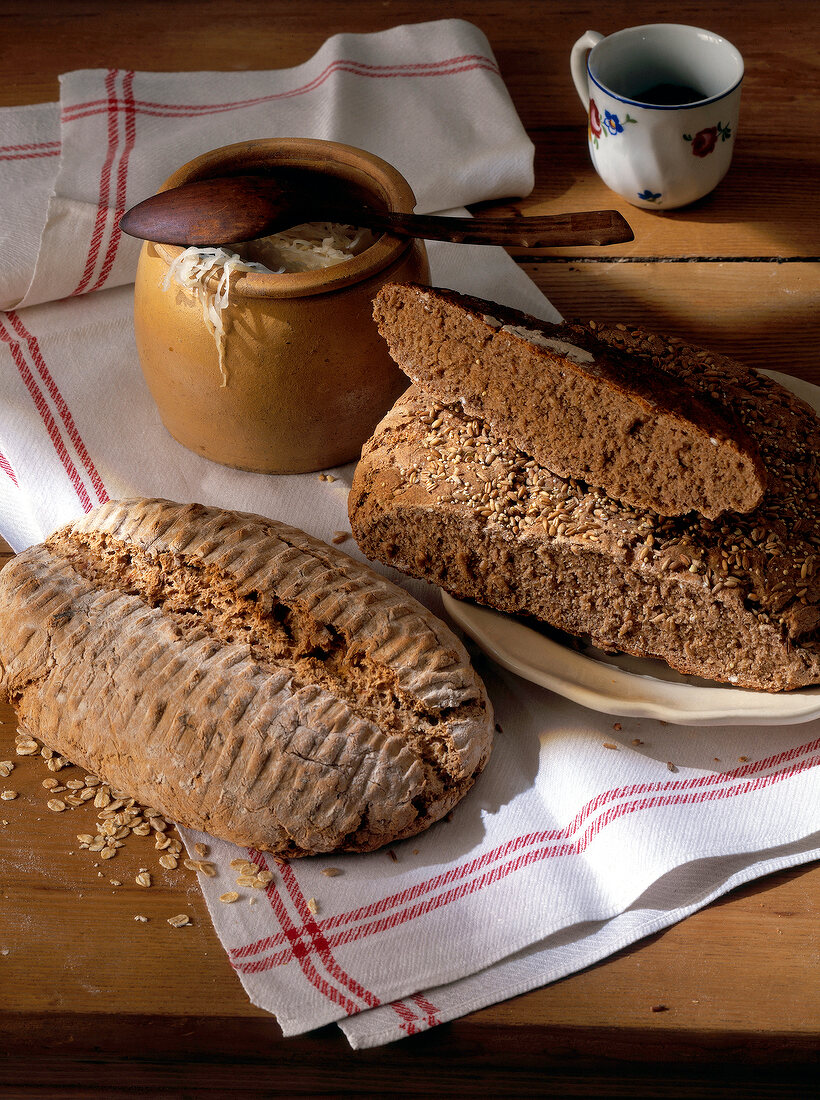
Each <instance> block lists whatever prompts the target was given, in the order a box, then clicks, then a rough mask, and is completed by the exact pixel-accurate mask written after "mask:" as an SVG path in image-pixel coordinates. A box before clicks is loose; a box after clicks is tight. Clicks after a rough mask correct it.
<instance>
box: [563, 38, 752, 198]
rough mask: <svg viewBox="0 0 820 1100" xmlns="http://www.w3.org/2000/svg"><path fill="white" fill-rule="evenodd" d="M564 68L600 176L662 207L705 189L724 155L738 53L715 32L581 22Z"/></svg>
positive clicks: (726, 159) (729, 144) (736, 98)
mask: <svg viewBox="0 0 820 1100" xmlns="http://www.w3.org/2000/svg"><path fill="white" fill-rule="evenodd" d="M570 68H571V72H572V79H573V81H574V83H575V88H576V90H577V92H578V95H579V96H580V98H581V102H582V103H583V105H584V109H585V110H586V112H587V118H588V121H589V127H588V134H589V151H590V155H591V157H592V163H593V164H594V166H595V170H596V171H597V173H598V175H599V176H600V177H601V179H602V180H603V181H604V183H605V184H606V185H607V186H608V187H611V188H612V190H613V191H616V192H617V193H618V194H619V195H622V196H623V197H624V198H625V199H627V200H628V201H629V202H631V203H632V204H633V205H634V206H642V207H645V208H646V209H654V210H660V209H665V210H669V209H672V208H674V207H678V206H685V205H686V204H687V203H690V202H694V201H695V200H696V199H699V198H702V197H703V196H704V195H708V194H709V192H710V191H712V190H713V188H715V187H716V186H717V184H718V183H719V182H720V181H721V180H722V179H723V177H724V176H725V174H726V172H727V170H728V168H729V164H730V162H731V159H732V150H733V147H734V142H735V134H736V133H737V119H738V111H739V108H740V86H741V82H742V80H743V58H742V57H741V55H740V53H739V52H738V51H737V50H736V49H735V47H734V46H733V45H732V44H731V43H730V42H727V41H726V39H725V38H721V37H720V35H717V34H713V33H712V32H711V31H706V30H701V29H700V28H698V27H687V26H684V25H683V24H681V23H649V24H646V25H644V26H641V27H628V28H627V29H626V30H622V31H616V32H615V33H614V34H610V35H608V36H607V37H604V36H603V35H602V34H598V32H597V31H587V32H586V34H584V35H583V36H582V37H581V38H579V39H578V41H577V42H576V43H575V45H574V46H573V47H572V54H571V58H570Z"/></svg>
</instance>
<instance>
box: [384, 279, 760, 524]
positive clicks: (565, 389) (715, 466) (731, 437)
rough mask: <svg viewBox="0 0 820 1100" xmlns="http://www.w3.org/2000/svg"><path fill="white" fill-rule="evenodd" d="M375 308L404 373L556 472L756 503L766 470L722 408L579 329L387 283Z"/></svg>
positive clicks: (659, 493) (707, 500)
mask: <svg viewBox="0 0 820 1100" xmlns="http://www.w3.org/2000/svg"><path fill="white" fill-rule="evenodd" d="M374 316H375V318H376V321H377V323H378V326H379V331H380V332H381V334H382V336H383V337H384V338H385V340H386V341H387V344H388V347H389V349H390V354H391V355H392V357H393V358H394V359H395V360H396V362H397V363H398V365H399V366H400V367H401V369H402V370H403V371H404V373H405V374H407V375H408V377H410V378H411V379H412V380H413V381H414V382H417V383H419V385H421V386H422V388H423V389H425V390H427V391H428V392H429V393H432V394H434V395H435V396H436V397H438V398H440V399H441V400H443V401H445V402H453V401H461V403H462V405H463V408H464V411H465V413H466V414H467V415H468V416H475V417H478V418H480V419H481V420H484V421H486V423H487V424H488V425H489V426H490V428H491V429H492V431H493V432H494V433H495V435H497V436H499V437H500V438H502V439H505V440H507V441H508V442H510V443H512V444H514V445H515V446H516V447H517V448H518V449H519V450H521V451H524V452H525V453H526V454H528V455H531V456H532V457H533V458H535V459H537V460H538V462H539V463H540V464H541V465H542V466H546V467H547V469H549V470H552V471H553V473H556V474H558V475H559V476H561V477H573V478H579V479H581V480H583V481H587V482H589V483H590V484H592V485H598V486H601V487H602V488H603V489H605V490H606V492H607V494H608V495H609V496H610V497H612V498H613V499H614V500H620V501H623V502H624V503H625V504H628V505H632V506H634V507H639V508H651V509H652V510H653V511H654V512H657V513H658V514H660V515H665V516H675V515H683V514H684V513H686V512H690V511H692V510H695V511H697V512H700V513H701V515H704V516H706V517H708V518H711V519H714V518H715V517H717V516H719V515H720V514H721V513H723V512H748V511H751V510H752V509H753V508H754V507H756V506H757V505H758V504H759V503H760V499H761V497H762V494H763V490H764V488H765V480H766V477H765V471H764V467H763V465H762V463H761V461H760V458H759V455H758V452H757V448H756V446H755V443H754V440H753V439H752V438H750V436H749V434H748V433H747V432H746V431H745V430H744V428H743V426H742V424H741V423H740V422H739V421H738V420H737V419H736V418H735V416H734V415H733V413H732V412H731V410H729V409H726V408H721V407H720V405H718V404H717V403H716V402H714V401H713V400H711V398H710V397H709V396H708V395H707V394H703V393H702V392H698V391H697V390H696V389H695V388H693V387H692V386H691V385H690V384H689V383H688V381H687V380H685V379H683V378H681V377H679V376H676V375H674V374H669V373H667V372H665V371H664V369H663V366H662V365H660V364H656V363H654V362H653V361H652V360H651V359H649V358H644V357H642V356H637V357H633V356H630V355H628V354H626V353H625V352H624V350H623V349H621V348H618V347H613V346H612V345H611V344H606V343H604V342H602V341H601V340H599V339H598V338H597V334H596V331H595V330H594V329H592V328H590V327H588V326H587V327H585V326H582V325H577V324H573V325H568V324H563V325H551V324H548V323H546V322H544V321H539V320H537V319H536V318H535V317H531V316H529V315H527V314H524V313H520V312H518V311H517V310H512V309H507V308H504V307H502V306H499V305H497V304H496V303H494V302H488V301H484V300H483V299H480V298H472V297H469V296H467V295H463V294H457V293H455V292H454V291H451V290H441V289H435V288H431V287H421V286H417V285H413V284H407V285H399V284H395V283H392V284H388V285H386V286H384V287H382V289H381V290H380V292H379V294H378V296H377V297H376V299H375V303H374Z"/></svg>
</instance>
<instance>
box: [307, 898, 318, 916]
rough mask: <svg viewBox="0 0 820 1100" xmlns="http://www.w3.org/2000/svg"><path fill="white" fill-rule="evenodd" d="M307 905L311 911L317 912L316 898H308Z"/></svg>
mask: <svg viewBox="0 0 820 1100" xmlns="http://www.w3.org/2000/svg"><path fill="white" fill-rule="evenodd" d="M307 907H308V909H309V910H310V911H311V913H318V912H319V903H318V901H317V900H316V898H310V900H309V901H308V903H307Z"/></svg>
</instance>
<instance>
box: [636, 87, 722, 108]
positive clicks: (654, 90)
mask: <svg viewBox="0 0 820 1100" xmlns="http://www.w3.org/2000/svg"><path fill="white" fill-rule="evenodd" d="M630 99H635V100H637V101H638V102H639V103H649V104H650V105H652V106H655V107H675V106H678V105H679V104H683V103H697V102H698V101H699V100H701V99H708V96H706V95H704V94H703V92H699V91H698V90H697V88H689V87H687V86H686V85H685V84H654V85H653V86H652V87H651V88H647V89H646V90H645V91H643V92H637V93H636V94H635V95H633V96H630Z"/></svg>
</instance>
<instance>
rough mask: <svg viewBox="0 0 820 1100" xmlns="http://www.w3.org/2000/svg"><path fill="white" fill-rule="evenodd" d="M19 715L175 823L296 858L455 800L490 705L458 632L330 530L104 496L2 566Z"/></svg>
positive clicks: (390, 829)
mask: <svg viewBox="0 0 820 1100" xmlns="http://www.w3.org/2000/svg"><path fill="white" fill-rule="evenodd" d="M0 662H2V663H1V665H0V670H1V671H2V688H3V690H4V691H5V693H6V694H7V695H8V696H9V697H10V698H11V700H12V702H13V703H14V704H15V706H16V708H17V711H18V715H19V719H20V722H21V725H22V726H23V727H24V728H26V729H27V730H28V731H29V732H30V733H32V734H33V735H35V736H36V737H38V738H40V739H41V740H42V741H43V742H45V744H46V745H48V746H50V747H51V748H53V749H56V750H57V751H58V752H60V753H62V754H63V755H64V756H66V757H67V758H68V759H70V760H72V761H74V762H75V763H77V764H79V765H81V766H83V767H85V768H87V769H89V770H90V771H92V772H94V773H95V774H97V775H99V776H101V777H102V778H103V779H105V780H106V781H107V782H108V783H110V784H112V785H113V786H114V787H115V788H116V789H118V790H121V791H124V792H127V793H128V794H129V795H131V796H132V797H134V798H137V799H139V801H141V802H143V803H144V804H145V805H148V806H153V807H156V808H157V809H159V810H160V811H161V812H162V813H163V814H164V815H165V816H166V817H168V818H169V819H171V820H173V821H176V822H178V823H179V824H182V825H188V826H191V827H194V828H198V829H204V830H206V831H208V832H210V833H212V834H213V835H215V836H220V837H224V838H226V839H228V840H232V841H235V842H237V843H239V844H242V845H248V846H252V847H255V848H258V849H260V850H265V851H270V852H273V853H275V854H277V855H280V856H284V857H295V856H302V855H309V854H311V853H318V852H331V851H369V850H371V849H373V848H377V847H379V846H380V845H382V844H386V843H388V842H392V841H396V840H399V839H401V838H403V837H407V836H411V835H413V834H415V833H418V832H420V831H421V830H423V829H424V828H426V827H427V826H429V825H431V824H432V823H433V822H434V821H436V820H438V819H439V818H441V817H442V816H443V815H444V814H446V813H447V812H448V811H449V810H450V809H451V808H452V807H453V806H454V805H455V803H457V802H458V801H459V799H460V798H461V797H462V796H463V795H464V794H465V793H466V791H467V790H468V789H469V788H470V786H471V785H472V783H473V781H474V780H475V778H476V776H477V774H478V773H479V772H480V771H481V769H482V767H483V766H484V763H485V762H486V760H487V757H488V754H489V752H490V747H491V738H492V730H493V718H492V710H491V706H490V703H489V701H488V699H487V696H486V693H485V690H484V687H483V685H482V683H481V681H480V679H479V678H478V677H477V675H476V674H475V672H474V671H473V669H472V667H471V666H470V663H469V660H468V657H467V654H466V651H465V650H464V648H463V646H462V645H461V643H460V642H459V640H458V639H457V638H456V637H455V636H454V635H453V634H452V633H451V631H450V630H449V629H448V628H447V627H446V626H445V625H444V624H443V623H441V622H440V621H439V620H438V619H436V618H435V616H433V615H431V614H430V613H429V612H428V611H427V610H426V609H425V608H424V607H422V606H421V605H420V604H419V603H418V602H417V601H415V600H413V599H412V598H411V597H410V596H408V595H407V594H406V593H405V592H403V591H402V590H401V589H400V588H398V587H396V586H395V585H393V584H390V583H389V582H388V581H386V580H385V579H384V578H382V577H380V576H379V575H378V574H376V573H375V572H374V571H373V570H371V569H369V568H368V567H366V566H364V565H361V564H359V563H358V562H355V561H353V560H352V559H351V558H349V557H348V556H347V555H345V554H343V553H341V552H340V551H339V550H337V549H336V548H335V547H331V546H328V545H326V544H325V543H323V542H321V541H319V540H317V539H315V538H312V537H310V536H309V535H307V534H305V533H304V532H302V531H299V530H296V529H294V528H292V527H288V526H286V525H284V524H281V523H277V522H275V521H273V520H269V519H264V518H262V517H260V516H253V515H244V514H239V513H233V512H227V511H223V510H220V509H217V508H206V507H203V506H200V505H196V504H190V505H179V504H174V503H172V502H169V501H163V500H146V499H135V500H123V501H113V502H111V503H109V504H105V505H103V506H102V507H100V508H98V509H96V510H95V511H94V512H91V513H90V514H89V515H87V516H85V517H84V518H82V519H80V520H77V521H76V522H75V523H73V524H70V525H69V526H67V527H63V528H61V529H60V530H58V531H57V532H55V534H53V535H52V536H51V537H50V538H49V539H48V540H47V541H46V542H45V543H43V544H42V545H38V546H34V547H31V548H30V549H28V550H26V551H24V552H22V553H21V554H19V555H18V556H17V557H16V558H14V559H12V561H11V562H10V563H9V564H8V565H7V566H6V568H5V569H3V570H2V572H0Z"/></svg>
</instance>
